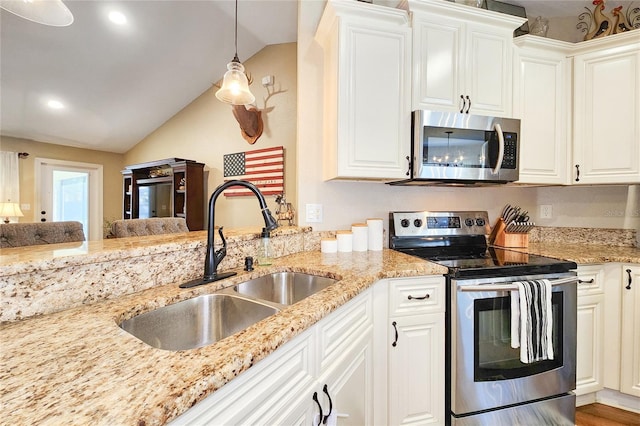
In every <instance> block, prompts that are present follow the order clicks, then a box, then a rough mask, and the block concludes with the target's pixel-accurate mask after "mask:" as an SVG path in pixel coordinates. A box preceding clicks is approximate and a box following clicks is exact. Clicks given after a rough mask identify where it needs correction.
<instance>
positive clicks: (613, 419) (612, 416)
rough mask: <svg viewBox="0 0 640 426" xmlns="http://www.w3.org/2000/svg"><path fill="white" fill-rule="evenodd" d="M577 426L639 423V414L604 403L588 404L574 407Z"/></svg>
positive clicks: (620, 425) (610, 425) (615, 425)
mask: <svg viewBox="0 0 640 426" xmlns="http://www.w3.org/2000/svg"><path fill="white" fill-rule="evenodd" d="M576 425H577V426H622V425H624V426H630V425H640V414H637V413H632V412H630V411H624V410H620V409H619V408H614V407H610V406H608V405H604V404H598V403H595V404H588V405H583V406H581V407H578V408H576Z"/></svg>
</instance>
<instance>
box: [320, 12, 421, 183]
mask: <svg viewBox="0 0 640 426" xmlns="http://www.w3.org/2000/svg"><path fill="white" fill-rule="evenodd" d="M316 38H317V39H318V41H319V42H320V44H321V45H322V46H323V49H324V86H325V87H324V117H325V125H324V147H325V163H324V177H325V179H335V178H364V179H398V178H399V179H402V178H406V177H407V176H408V175H407V172H408V171H409V158H408V157H409V156H410V149H411V147H410V143H409V141H410V132H411V110H410V107H411V99H410V90H411V81H410V72H411V68H410V61H411V29H410V28H409V19H408V16H407V14H406V12H405V11H401V10H398V9H392V8H386V7H381V6H376V5H370V4H363V3H359V2H333V1H330V2H327V6H326V8H325V12H324V14H323V17H322V19H321V21H320V24H319V26H318V33H317V34H316Z"/></svg>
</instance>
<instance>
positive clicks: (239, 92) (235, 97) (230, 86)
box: [216, 0, 256, 105]
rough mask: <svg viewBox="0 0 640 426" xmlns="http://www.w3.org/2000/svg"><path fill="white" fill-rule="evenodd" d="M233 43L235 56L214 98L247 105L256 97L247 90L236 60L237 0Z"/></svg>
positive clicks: (246, 84)
mask: <svg viewBox="0 0 640 426" xmlns="http://www.w3.org/2000/svg"><path fill="white" fill-rule="evenodd" d="M235 43H236V44H235V47H236V54H235V56H234V57H233V59H232V60H231V62H229V63H228V64H227V72H226V73H224V78H223V80H222V87H220V89H218V91H217V92H216V98H218V100H220V101H222V102H225V103H228V104H232V105H247V104H250V103H252V102H253V101H255V100H256V97H255V96H253V93H251V90H249V81H248V80H247V75H246V74H245V73H244V66H243V65H242V63H240V59H238V0H236V26H235Z"/></svg>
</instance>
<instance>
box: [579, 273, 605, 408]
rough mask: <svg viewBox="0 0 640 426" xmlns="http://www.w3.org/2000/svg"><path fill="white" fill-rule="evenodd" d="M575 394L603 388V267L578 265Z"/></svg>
mask: <svg viewBox="0 0 640 426" xmlns="http://www.w3.org/2000/svg"><path fill="white" fill-rule="evenodd" d="M578 279H579V281H578V314H577V339H576V344H577V347H576V357H577V359H576V392H575V393H576V395H583V394H586V393H590V392H596V391H599V390H602V389H604V299H605V298H604V268H603V267H602V265H587V266H582V265H580V266H579V267H578Z"/></svg>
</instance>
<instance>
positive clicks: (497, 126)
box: [491, 123, 504, 175]
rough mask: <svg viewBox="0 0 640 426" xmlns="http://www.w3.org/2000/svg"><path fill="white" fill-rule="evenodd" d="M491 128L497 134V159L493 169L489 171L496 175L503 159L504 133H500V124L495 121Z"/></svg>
mask: <svg viewBox="0 0 640 426" xmlns="http://www.w3.org/2000/svg"><path fill="white" fill-rule="evenodd" d="M493 128H494V129H495V131H496V134H497V135H498V159H497V161H496V167H495V169H493V170H491V173H493V174H494V175H497V174H498V172H499V171H500V168H502V160H504V133H502V126H500V124H498V123H495V124H494V125H493Z"/></svg>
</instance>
